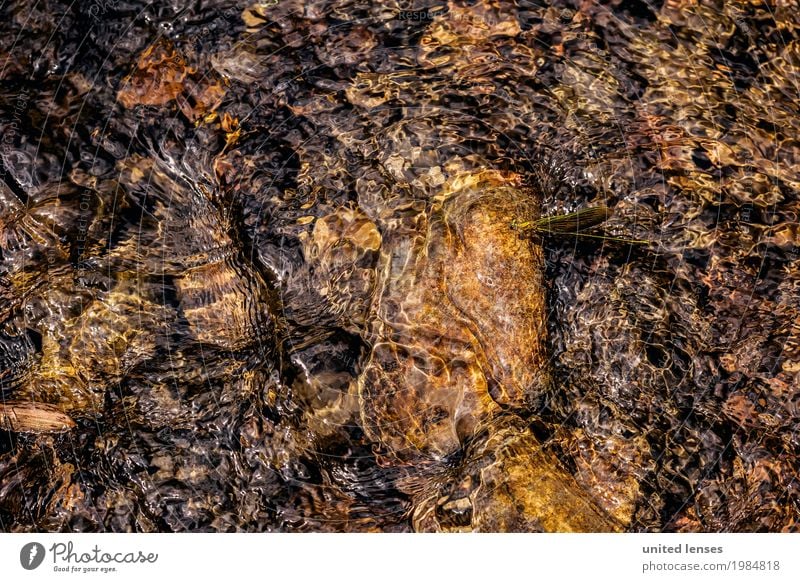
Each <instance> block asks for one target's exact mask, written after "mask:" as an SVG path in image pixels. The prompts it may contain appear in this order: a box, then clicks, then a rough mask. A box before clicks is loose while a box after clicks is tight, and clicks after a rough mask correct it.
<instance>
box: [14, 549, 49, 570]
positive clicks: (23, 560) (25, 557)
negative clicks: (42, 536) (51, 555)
mask: <svg viewBox="0 0 800 582" xmlns="http://www.w3.org/2000/svg"><path fill="white" fill-rule="evenodd" d="M43 561H44V546H43V545H42V544H40V543H39V542H30V543H29V544H25V545H24V546H22V549H21V550H20V552H19V563H20V564H22V567H23V568H25V569H26V570H35V569H36V568H38V567H39V566H41V565H42V562H43Z"/></svg>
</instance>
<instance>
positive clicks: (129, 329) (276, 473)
mask: <svg viewBox="0 0 800 582" xmlns="http://www.w3.org/2000/svg"><path fill="white" fill-rule="evenodd" d="M179 4H180V3H167V4H166V5H163V4H162V5H159V6H158V7H154V6H150V5H148V4H146V3H140V2H123V1H121V0H117V1H114V0H108V1H105V0H103V1H100V0H97V1H93V2H79V3H74V4H69V3H60V2H50V1H44V2H35V3H31V2H6V3H4V4H3V5H2V12H3V16H2V18H0V31H1V32H2V34H0V132H2V143H0V160H2V166H1V167H0V173H1V174H2V183H0V259H1V260H0V322H2V323H0V387H1V388H2V396H3V401H4V402H9V401H16V402H35V403H47V404H50V405H53V406H54V407H55V408H56V410H58V411H61V412H62V413H64V414H67V415H68V416H69V418H71V419H72V420H73V421H74V422H75V423H76V427H74V428H72V429H70V430H67V431H64V432H54V431H43V430H31V431H24V430H23V431H19V430H11V431H7V430H0V530H3V531H29V530H56V531H60V530H69V531H75V530H79V531H104V530H109V531H183V530H215V531H242V530H244V531H267V530H268V531H317V530H325V531H364V530H369V531H406V530H410V529H415V528H416V529H430V527H429V524H428V522H427V521H425V519H427V518H423V517H422V516H421V515H422V514H421V513H420V510H419V508H420V507H422V506H424V504H421V503H420V501H419V499H418V497H417V489H418V488H423V489H425V488H426V487H428V485H427V484H428V483H435V484H436V487H437V488H439V489H437V491H438V490H441V491H445V490H446V491H447V495H444V497H445V498H446V501H447V500H449V501H453V502H454V503H455V502H456V501H458V499H459V495H460V494H459V493H458V491H457V489H458V487H460V483H462V482H461V481H459V479H461V478H462V477H463V473H464V472H465V471H467V469H466V468H465V467H469V466H471V465H469V463H465V462H463V461H462V458H468V457H469V454H471V453H469V451H472V450H473V449H475V450H484V449H487V447H488V450H489V454H497V453H498V451H500V450H501V447H500V446H499V445H497V448H495V449H493V448H492V447H493V446H495V445H492V443H496V442H497V441H496V440H493V437H492V438H488V439H487V440H484V441H481V440H480V439H478V440H477V441H476V443H465V444H464V447H463V450H459V451H456V452H455V453H454V454H452V455H450V456H449V457H448V458H446V459H444V460H441V462H439V461H437V463H438V464H436V463H434V465H435V467H434V468H431V466H430V465H431V464H430V463H428V462H427V460H426V462H409V463H406V462H403V463H398V462H391V461H387V455H386V454H385V450H384V449H385V447H386V443H385V442H383V443H382V442H376V440H377V441H380V436H376V431H375V430H370V427H369V426H365V423H364V416H363V415H362V413H361V411H360V406H361V405H360V402H361V401H363V394H364V392H363V390H362V392H361V400H359V386H358V385H359V378H360V377H361V373H362V371H363V370H365V368H367V367H368V362H369V359H370V356H371V352H372V346H373V344H374V343H375V341H376V337H377V336H376V335H375V333H374V322H375V318H376V303H375V302H376V298H379V297H381V296H382V295H381V293H382V291H383V290H384V289H385V288H386V287H385V285H386V278H385V276H382V275H381V272H382V271H381V269H382V268H385V267H386V265H390V264H391V257H397V260H398V261H399V260H401V259H407V258H408V257H409V256H417V255H414V253H413V252H411V251H410V250H409V249H410V248H411V247H410V246H408V245H410V244H411V243H409V242H408V241H413V240H417V239H418V238H419V237H420V236H422V235H424V232H425V231H424V229H423V225H424V224H427V222H426V221H427V220H428V218H429V217H430V216H431V215H433V214H435V210H436V208H437V206H436V204H437V196H438V195H440V193H441V191H442V188H443V184H445V183H447V181H448V180H450V179H452V178H453V177H456V176H460V175H464V174H465V173H470V172H476V171H480V170H486V169H488V170H496V171H500V172H505V173H508V174H514V175H517V176H520V177H521V180H522V181H523V183H524V190H525V192H528V193H529V194H528V195H529V196H530V199H531V203H532V207H534V208H537V210H536V211H537V212H538V213H541V214H543V215H557V214H559V213H563V212H567V211H572V210H575V209H578V208H582V207H587V206H593V205H600V204H602V205H605V206H607V207H609V208H610V209H611V210H612V211H613V216H612V218H611V219H610V220H609V221H608V222H607V223H606V224H604V225H603V227H602V230H601V231H593V232H595V233H597V232H601V233H604V234H605V235H607V236H609V237H616V238H628V239H631V238H635V239H644V240H647V241H649V244H648V245H640V244H627V243H624V242H618V241H617V242H615V241H612V240H603V239H591V238H585V237H566V236H562V237H545V238H544V239H541V240H537V241H535V243H534V244H536V245H537V246H538V245H541V249H542V253H543V254H542V260H543V264H541V265H538V267H539V268H540V270H541V272H542V273H543V281H544V286H545V288H544V289H542V290H540V292H539V294H540V295H542V305H543V306H544V309H545V314H546V319H547V328H548V329H547V334H546V335H547V337H546V341H545V342H544V343H543V344H542V345H543V346H544V348H543V349H545V351H546V354H547V356H548V359H549V363H548V369H549V370H550V372H549V373H550V375H551V376H552V381H551V383H550V384H549V385H548V389H547V390H544V391H541V392H540V393H537V394H536V396H535V397H533V398H530V399H528V400H527V401H526V402H525V403H524V405H521V406H520V407H518V408H517V409H515V410H514V411H513V414H512V415H513V416H514V417H515V418H517V419H519V420H520V422H523V423H524V424H525V425H526V426H530V427H531V428H530V434H532V435H535V442H539V443H542V444H543V448H542V451H541V452H537V453H536V455H538V456H537V457H536V458H537V459H540V458H541V459H545V460H544V461H541V466H542V467H545V468H547V467H550V468H551V469H552V470H551V471H550V473H551V474H552V475H559V474H560V473H559V472H560V471H564V472H565V473H566V474H568V475H569V476H570V479H573V480H574V483H573V484H572V485H570V487H572V486H574V487H575V491H577V492H578V493H576V495H577V496H579V497H582V498H584V499H585V500H587V503H590V504H592V505H593V506H596V507H600V508H602V511H603V512H604V513H605V514H607V515H608V516H610V517H611V518H612V519H614V520H615V522H616V523H619V524H622V525H623V527H624V529H626V530H628V531H784V530H786V531H793V530H796V529H797V526H798V522H799V521H800V483H798V467H799V466H800V463H798V452H800V436H798V435H799V434H800V433H798V428H800V408H799V405H800V387H799V386H798V373H799V372H800V353H799V352H798V349H800V323H798V322H800V319H798V312H797V305H798V293H799V291H798V289H800V253H799V252H798V245H800V238H798V212H799V211H800V207H799V205H798V196H797V190H798V187H800V174H799V173H798V169H797V168H798V167H800V165H798V161H800V160H798V154H800V150H798V144H797V140H796V137H795V136H796V135H797V132H798V130H800V114H799V112H798V105H797V103H798V99H797V97H798V78H799V77H798V71H800V44H798V40H797V28H798V20H797V17H796V11H797V8H798V7H797V6H795V5H793V4H792V3H778V4H773V3H771V2H768V3H766V4H764V3H760V2H759V3H755V4H751V3H749V2H733V3H732V2H726V3H724V4H723V3H722V2H704V1H703V2H679V1H674V2H673V1H667V2H663V3H662V2H638V1H632V2H628V1H615V2H609V3H607V4H605V5H602V4H595V3H573V2H553V3H552V4H545V3H536V2H522V1H518V2H503V1H499V0H497V1H490V0H484V1H479V2H451V3H448V4H444V3H442V4H441V5H436V6H433V5H425V4H423V3H418V2H383V3H380V4H374V3H370V2H349V1H346V0H345V1H337V2H292V1H278V2H275V1H272V0H270V1H267V2H261V3H256V4H252V3H248V2H244V3H233V2H206V3H202V4H196V5H192V6H191V7H189V8H184V7H182V6H180V5H179ZM407 11H415V12H407ZM415 237H416V238H415ZM404 245H406V246H404ZM412 271H414V270H413V269H412ZM414 272H416V271H414ZM402 281H403V284H408V285H409V293H412V292H413V291H414V289H417V288H418V286H417V285H415V283H414V280H413V279H409V278H404V279H403V280H402ZM383 296H385V295H383ZM398 296H399V294H398ZM384 307H385V305H384ZM377 312H378V313H380V314H382V315H381V317H383V318H389V319H391V318H392V317H393V316H391V314H392V313H394V312H390V311H387V310H385V309H384V311H380V310H379V309H378V310H377ZM415 337H421V336H419V335H417V336H415ZM500 341H501V342H502V338H501V339H500ZM512 345H516V344H512ZM504 410H505V409H504ZM43 415H44V413H41V414H40V419H41V418H42V417H43ZM7 428H9V427H7ZM365 429H366V432H365ZM504 430H505V429H503V430H501V431H499V432H498V433H496V434H506V433H505V432H503V431H504ZM498 438H499V437H498ZM525 439H533V437H527V436H526V437H525ZM523 442H533V441H529V440H524V439H523ZM486 443H489V444H486ZM468 445H469V446H468ZM518 448H519V447H518ZM508 450H511V451H516V450H517V449H515V448H514V447H510V448H509V449H508ZM456 453H457V454H456ZM514 455H517V453H514V454H513V455H511V457H510V458H512V459H513V458H516V457H515V456H514ZM520 455H524V454H523V453H520ZM498 456H499V455H498ZM426 459H427V458H426ZM554 459H557V461H555V460H554ZM536 462H539V461H536ZM534 464H535V463H534ZM492 466H494V465H492ZM497 466H500V465H497ZM536 466H538V465H536ZM484 468H485V467H484ZM555 478H556V479H558V478H560V477H555ZM420 479H422V481H423V482H424V483H425V485H417V483H419V482H420ZM520 479H522V480H523V481H524V477H520ZM467 480H468V479H467ZM571 483H572V482H571ZM426 490H427V489H426ZM465 494H466V493H465ZM478 497H480V496H478ZM474 499H477V497H474V496H473V500H474ZM446 505H447V504H446V503H445V504H444V506H446ZM456 506H457V507H460V506H459V505H458V503H456ZM489 506H490V507H492V506H491V504H489ZM437 511H438V509H437ZM415 512H416V513H415ZM456 513H457V512H456ZM490 513H491V511H490ZM436 516H437V517H436V519H437V520H438V521H437V523H439V524H440V525H442V524H444V525H447V524H448V523H450V522H448V519H450V520H451V521H452V523H453V524H454V526H455V527H462V526H464V522H463V521H459V520H460V519H462V517H460V516H458V515H456V516H455V517H453V516H450V517H449V518H448V517H446V516H445V517H442V516H441V515H439V514H438V513H436ZM493 517H497V516H493ZM501 517H502V516H500V517H497V519H495V520H494V521H492V520H489V521H484V522H481V523H483V524H484V525H483V527H484V529H486V528H488V529H510V528H513V526H514V523H512V522H510V521H507V520H506V521H504V520H503V519H501ZM534 517H536V516H534ZM476 519H477V518H476ZM487 524H488V525H487ZM473 525H474V524H473ZM527 525H528V526H529V527H531V528H532V529H535V527H534V526H532V525H531V524H530V523H528V524H527ZM434 529H435V528H434Z"/></svg>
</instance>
